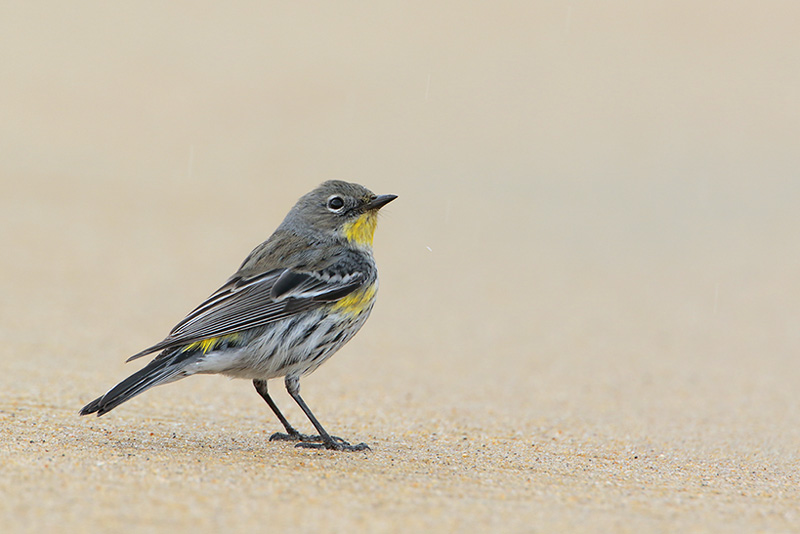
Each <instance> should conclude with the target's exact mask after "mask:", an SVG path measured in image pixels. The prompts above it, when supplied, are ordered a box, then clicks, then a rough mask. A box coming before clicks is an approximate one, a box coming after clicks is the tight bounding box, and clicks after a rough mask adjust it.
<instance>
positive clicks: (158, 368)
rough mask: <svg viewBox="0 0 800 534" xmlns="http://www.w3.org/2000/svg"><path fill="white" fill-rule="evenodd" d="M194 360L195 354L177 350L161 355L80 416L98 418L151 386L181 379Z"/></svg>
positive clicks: (83, 411) (91, 403)
mask: <svg viewBox="0 0 800 534" xmlns="http://www.w3.org/2000/svg"><path fill="white" fill-rule="evenodd" d="M196 358H197V354H196V353H193V352H188V353H187V352H182V351H179V350H178V351H175V352H173V353H172V354H161V355H159V356H158V357H157V358H155V359H154V360H153V361H151V362H150V363H148V364H147V365H146V366H145V367H144V368H142V369H141V370H140V371H137V372H135V373H133V374H132V375H131V376H129V377H128V378H126V379H125V380H123V381H122V382H120V383H119V384H117V385H116V386H114V387H113V388H111V390H109V392H108V393H106V394H105V395H103V396H102V397H99V398H97V399H95V400H93V401H92V402H90V403H89V404H87V405H86V406H84V407H83V408H82V409H81V415H89V414H90V413H97V415H98V417H99V416H101V415H103V414H106V413H108V412H110V411H111V410H113V409H114V408H116V407H117V406H119V405H120V404H122V403H123V402H125V401H127V400H129V399H132V398H133V397H135V396H136V395H138V394H139V393H142V392H143V391H145V390H148V389H150V388H151V387H153V386H158V385H159V384H164V383H167V382H172V381H174V380H178V379H179V378H183V376H181V371H183V369H184V368H185V367H186V365H187V364H189V363H191V362H192V361H193V360H194V359H196Z"/></svg>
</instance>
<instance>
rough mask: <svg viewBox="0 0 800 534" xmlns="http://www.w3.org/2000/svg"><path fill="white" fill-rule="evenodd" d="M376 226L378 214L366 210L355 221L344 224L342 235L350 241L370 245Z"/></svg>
mask: <svg viewBox="0 0 800 534" xmlns="http://www.w3.org/2000/svg"><path fill="white" fill-rule="evenodd" d="M376 226H378V214H377V213H375V212H374V211H368V212H367V213H365V214H363V215H361V216H360V217H359V218H358V219H356V220H355V221H352V222H349V223H347V224H345V225H344V235H345V237H346V238H347V240H348V241H350V242H351V243H355V244H356V245H361V246H368V247H371V246H372V238H373V237H374V236H375V227H376Z"/></svg>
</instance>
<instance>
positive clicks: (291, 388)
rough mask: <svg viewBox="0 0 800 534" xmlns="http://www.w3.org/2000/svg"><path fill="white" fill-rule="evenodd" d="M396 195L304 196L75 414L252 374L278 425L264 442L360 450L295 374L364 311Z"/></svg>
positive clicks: (350, 189)
mask: <svg viewBox="0 0 800 534" xmlns="http://www.w3.org/2000/svg"><path fill="white" fill-rule="evenodd" d="M396 198H397V195H376V194H374V193H372V191H370V190H369V189H367V188H366V187H364V186H362V185H359V184H356V183H348V182H344V181H341V180H330V181H326V182H324V183H322V184H321V185H319V186H318V187H317V188H316V189H314V190H313V191H311V192H309V193H307V194H305V195H303V196H302V197H301V198H300V199H299V200H298V201H297V203H296V204H295V205H294V207H292V208H291V209H290V210H289V213H288V214H287V215H286V217H285V218H284V219H283V222H282V223H281V224H280V225H279V226H278V228H277V229H276V230H275V232H274V233H273V234H272V235H271V236H270V237H269V238H268V239H267V240H266V241H264V242H263V243H261V244H260V245H258V246H257V247H255V249H253V251H252V252H251V253H250V254H249V255H248V256H247V258H246V259H245V260H244V262H243V263H242V264H241V266H240V267H239V269H238V270H237V271H236V272H235V273H234V274H233V275H232V276H231V277H230V278H229V279H228V280H227V281H226V282H225V283H224V284H223V285H222V287H220V288H219V289H218V290H217V291H215V292H214V293H213V294H211V296H209V297H208V298H207V299H206V300H205V301H203V302H202V303H201V304H200V305H199V306H197V307H196V308H195V309H194V310H193V311H191V312H190V313H189V314H188V315H187V316H186V317H185V318H184V319H183V320H181V321H180V322H179V323H178V324H177V325H176V326H175V327H174V328H173V329H172V330H171V331H170V333H169V334H168V335H167V337H166V338H164V339H163V340H162V341H160V342H158V343H156V344H155V345H152V346H150V347H148V348H146V349H144V350H142V351H141V352H138V353H136V354H134V355H133V356H131V357H130V358H128V360H127V361H131V360H135V359H137V358H141V357H143V356H146V355H149V354H152V353H158V354H157V355H156V356H155V357H154V358H153V359H152V360H151V361H150V362H149V363H148V364H147V365H146V366H145V367H143V368H142V369H140V370H139V371H137V372H135V373H133V374H132V375H130V376H129V377H128V378H126V379H124V380H122V381H121V382H120V383H119V384H117V385H116V386H114V387H112V388H111V389H110V390H109V391H108V392H107V393H105V394H104V395H102V396H100V397H98V398H97V399H95V400H93V401H91V402H90V403H88V404H87V405H86V406H84V407H83V408H82V409H81V410H80V415H88V414H93V413H96V414H97V416H101V415H104V414H106V413H108V412H109V411H111V410H113V409H114V408H116V407H117V406H119V405H120V404H122V403H124V402H126V401H128V400H130V399H131V398H133V397H135V396H136V395H139V394H140V393H142V392H144V391H146V390H148V389H150V388H152V387H154V386H158V385H161V384H167V383H170V382H174V381H176V380H180V379H182V378H185V377H188V376H191V375H194V374H221V375H226V376H228V377H232V378H244V379H248V380H252V383H253V386H254V387H255V389H256V391H257V392H258V394H259V395H260V396H261V398H262V399H263V400H264V401H265V402H266V403H267V405H268V406H269V407H270V409H271V410H272V411H273V412H274V414H275V416H276V417H277V418H278V420H279V421H280V423H281V424H282V425H283V427H284V429H285V432H276V433H274V434H273V435H272V436H271V437H270V441H291V442H296V444H295V446H297V447H303V448H311V449H329V450H334V451H363V450H368V449H369V447H368V446H367V445H366V444H365V443H359V444H356V445H351V444H350V443H349V442H348V441H346V440H344V439H342V438H339V437H337V436H332V435H330V434H329V433H328V432H327V431H326V430H325V428H324V427H323V426H322V425H321V424H320V422H319V420H318V419H317V418H316V417H315V416H314V414H313V412H312V411H311V409H310V408H309V407H308V405H307V404H306V402H305V401H304V400H303V398H302V397H301V396H300V378H301V377H302V376H305V375H307V374H309V373H311V372H313V371H315V370H316V369H317V368H318V367H319V366H320V365H322V364H323V363H324V362H325V361H327V360H328V358H330V357H331V356H333V354H334V353H335V352H336V351H337V350H339V349H340V348H342V346H343V345H345V344H346V343H347V342H348V341H350V339H352V338H353V336H354V335H355V334H356V333H357V332H358V331H359V330H360V329H361V327H362V326H363V325H364V323H365V322H366V320H367V318H368V317H369V315H370V312H371V311H372V308H373V306H374V304H375V299H376V295H377V291H378V270H377V266H376V263H375V259H374V256H373V248H372V245H373V237H374V233H375V228H376V225H377V220H378V211H379V210H380V209H381V208H382V207H383V206H385V205H386V204H388V203H389V202H391V201H393V200H394V199H396ZM279 377H283V378H284V383H285V387H286V390H287V392H288V393H289V395H290V396H291V397H292V398H293V399H294V401H295V402H296V403H297V404H298V406H299V407H300V408H301V410H302V411H303V412H304V413H305V415H306V417H308V419H309V421H310V422H311V424H312V425H313V426H314V428H315V429H316V431H317V434H316V435H306V434H302V433H300V432H299V431H298V430H296V429H295V428H294V427H293V426H292V425H291V424H290V423H289V421H288V420H287V419H286V417H284V415H283V414H282V413H281V411H280V409H279V408H278V406H277V404H275V402H274V401H273V399H272V397H270V394H269V392H268V389H267V381H268V380H270V379H273V378H279Z"/></svg>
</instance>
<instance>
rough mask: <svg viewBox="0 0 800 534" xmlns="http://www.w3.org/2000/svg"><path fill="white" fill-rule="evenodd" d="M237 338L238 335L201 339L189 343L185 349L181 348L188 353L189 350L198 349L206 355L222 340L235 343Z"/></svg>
mask: <svg viewBox="0 0 800 534" xmlns="http://www.w3.org/2000/svg"><path fill="white" fill-rule="evenodd" d="M238 338H239V334H228V335H227V336H220V337H210V338H208V339H201V340H200V341H195V342H194V343H189V344H188V345H186V346H185V347H183V352H189V351H191V350H197V349H200V350H201V351H202V352H203V354H205V353H207V352H208V351H210V350H213V349H214V347H216V346H217V345H219V344H220V343H221V342H222V341H223V340H225V341H236V340H237V339H238Z"/></svg>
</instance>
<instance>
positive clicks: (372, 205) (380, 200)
mask: <svg viewBox="0 0 800 534" xmlns="http://www.w3.org/2000/svg"><path fill="white" fill-rule="evenodd" d="M396 198H397V195H378V196H377V197H375V198H373V199H372V200H370V201H369V202H367V203H366V204H365V205H364V211H372V210H377V209H380V208H382V207H384V206H385V205H386V204H388V203H389V202H391V201H392V200H394V199H396Z"/></svg>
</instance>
